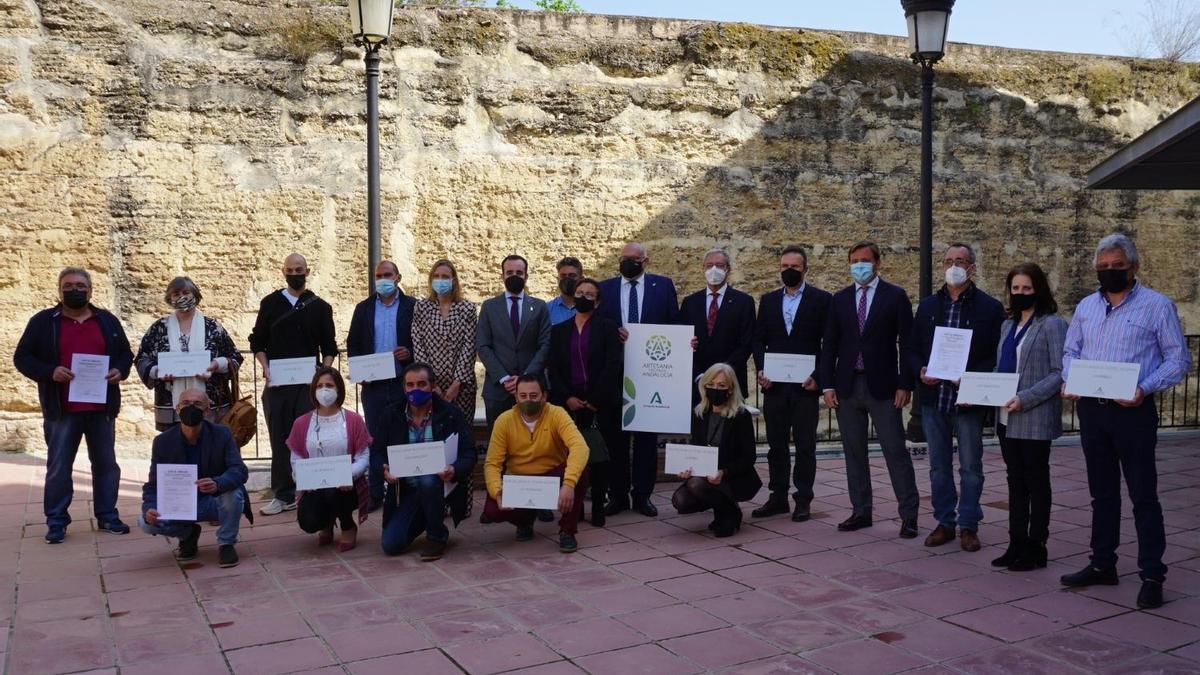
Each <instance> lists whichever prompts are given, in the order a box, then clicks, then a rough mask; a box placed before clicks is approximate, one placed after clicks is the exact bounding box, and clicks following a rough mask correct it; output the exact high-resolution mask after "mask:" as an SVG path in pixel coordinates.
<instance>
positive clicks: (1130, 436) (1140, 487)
mask: <svg viewBox="0 0 1200 675" xmlns="http://www.w3.org/2000/svg"><path fill="white" fill-rule="evenodd" d="M1076 409H1077V411H1078V412H1079V440H1080V443H1081V444H1082V445H1083V457H1084V459H1085V460H1086V461H1087V477H1088V490H1089V491H1090V492H1091V494H1092V564H1093V565H1095V566H1096V567H1102V568H1103V567H1113V566H1115V565H1116V564H1117V545H1118V544H1119V543H1120V538H1121V476H1122V474H1124V476H1125V487H1126V488H1128V490H1129V500H1130V501H1131V502H1133V523H1134V526H1135V527H1136V528H1137V538H1138V568H1139V569H1140V570H1141V577H1142V579H1154V580H1157V581H1161V580H1162V579H1164V578H1165V577H1166V575H1167V566H1166V565H1164V564H1163V561H1162V557H1163V553H1164V552H1165V551H1166V548H1167V534H1166V531H1165V528H1164V526H1163V514H1162V505H1161V504H1159V502H1158V468H1157V467H1156V466H1155V459H1154V447H1155V445H1157V444H1158V411H1157V410H1156V409H1155V407H1154V399H1153V398H1151V397H1146V400H1145V401H1144V402H1143V403H1142V405H1140V406H1138V407H1136V408H1124V407H1121V406H1119V405H1117V404H1115V403H1110V402H1106V403H1099V402H1097V401H1096V400H1094V399H1081V400H1080V401H1079V405H1078V406H1077V408H1076Z"/></svg>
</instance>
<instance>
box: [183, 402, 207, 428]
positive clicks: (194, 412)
mask: <svg viewBox="0 0 1200 675" xmlns="http://www.w3.org/2000/svg"><path fill="white" fill-rule="evenodd" d="M179 421H180V422H181V423H182V424H183V426H185V427H196V426H200V423H201V422H203V421H204V411H203V410H201V409H200V406H198V405H185V406H183V407H182V408H180V409H179Z"/></svg>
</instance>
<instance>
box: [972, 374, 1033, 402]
mask: <svg viewBox="0 0 1200 675" xmlns="http://www.w3.org/2000/svg"><path fill="white" fill-rule="evenodd" d="M1018 378H1020V376H1019V375H1018V374H1016V373H969V372H968V373H963V374H962V379H961V380H959V383H958V402H959V403H970V404H971V405H988V406H1002V405H1004V404H1005V403H1008V402H1009V401H1010V400H1011V399H1012V397H1013V396H1016V395H1017V380H1018Z"/></svg>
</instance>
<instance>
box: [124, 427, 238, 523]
mask: <svg viewBox="0 0 1200 675" xmlns="http://www.w3.org/2000/svg"><path fill="white" fill-rule="evenodd" d="M200 425H201V426H200V436H199V438H198V439H197V440H196V446H197V447H198V448H199V450H200V458H199V462H198V463H197V464H196V477H197V478H211V479H213V480H214V481H215V482H216V484H217V494H224V493H226V492H229V491H231V490H240V491H241V492H242V497H243V505H242V514H243V515H245V516H246V519H247V520H249V521H250V522H252V523H253V522H254V512H253V511H252V510H251V509H250V497H249V495H247V494H246V480H247V478H249V476H250V472H249V471H248V470H247V469H246V463H245V462H243V461H242V452H241V450H239V449H238V446H237V443H235V442H234V440H233V434H232V433H230V431H229V428H228V427H225V426H222V425H220V424H213V423H212V422H209V421H208V420H204V421H203V422H201V423H200ZM186 463H187V453H186V452H185V451H184V440H183V429H182V426H181V425H178V424H177V425H175V426H173V427H171V428H170V429H167V430H166V431H164V432H162V433H161V434H159V435H158V436H155V437H154V443H153V445H151V450H150V478H149V480H147V481H146V483H145V484H144V485H142V514H143V515H144V514H145V513H146V511H148V510H150V509H155V508H158V465H159V464H186Z"/></svg>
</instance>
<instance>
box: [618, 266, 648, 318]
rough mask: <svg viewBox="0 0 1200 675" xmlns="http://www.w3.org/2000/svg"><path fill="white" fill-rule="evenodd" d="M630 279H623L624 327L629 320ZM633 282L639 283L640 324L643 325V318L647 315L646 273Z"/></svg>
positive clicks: (637, 291)
mask: <svg viewBox="0 0 1200 675" xmlns="http://www.w3.org/2000/svg"><path fill="white" fill-rule="evenodd" d="M630 281H631V280H630V279H626V278H625V277H621V325H622V326H624V325H625V323H626V322H627V320H628V319H629V284H630ZM632 281H636V282H637V290H636V291H635V292H636V293H637V299H638V319H639V320H638V323H641V318H642V317H643V316H645V315H646V273H645V272H642V274H641V276H639V277H638V278H636V279H633V280H632Z"/></svg>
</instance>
